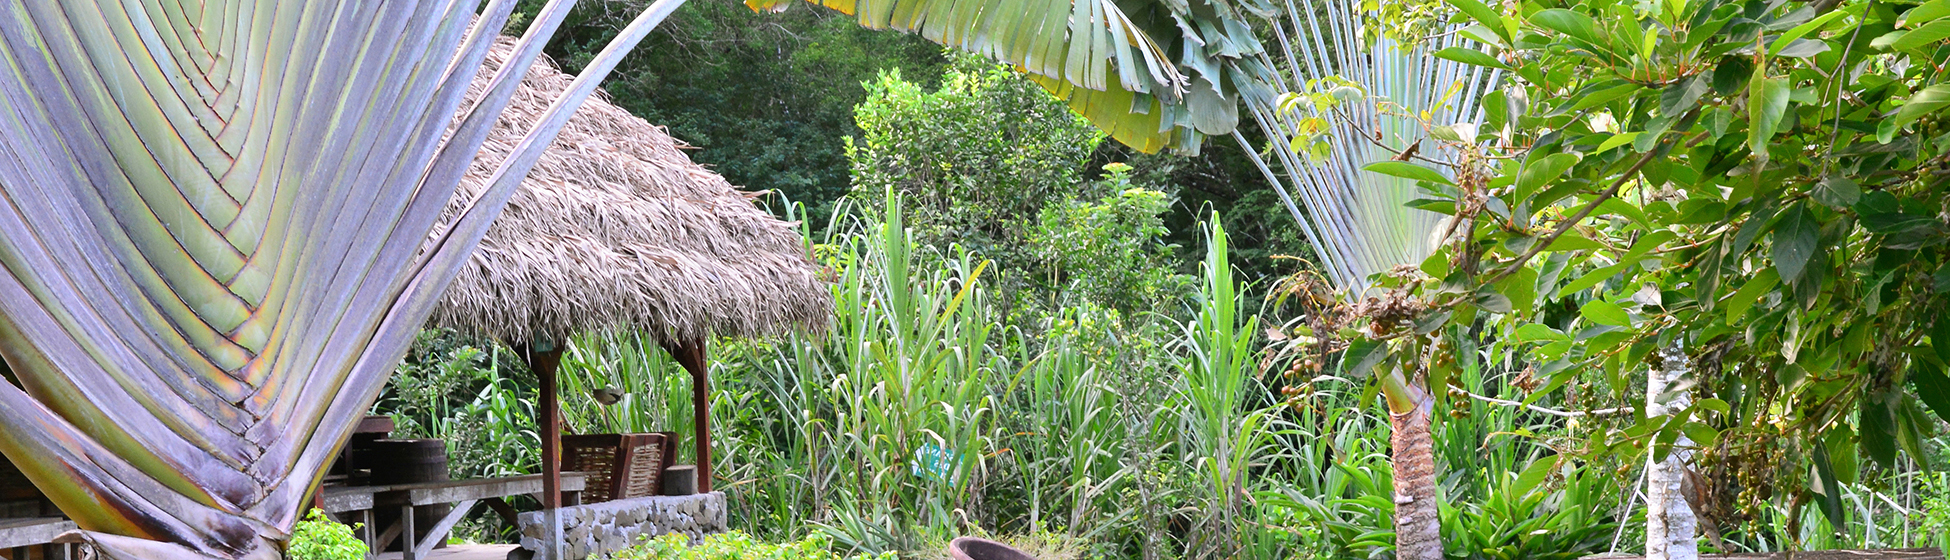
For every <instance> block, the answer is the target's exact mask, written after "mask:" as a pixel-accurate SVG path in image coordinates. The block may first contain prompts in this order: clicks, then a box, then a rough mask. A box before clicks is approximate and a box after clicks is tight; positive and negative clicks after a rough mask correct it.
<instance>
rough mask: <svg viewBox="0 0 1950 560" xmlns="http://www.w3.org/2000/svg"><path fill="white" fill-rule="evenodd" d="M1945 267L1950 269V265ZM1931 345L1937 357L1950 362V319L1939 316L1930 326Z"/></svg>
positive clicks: (1944, 361)
mask: <svg viewBox="0 0 1950 560" xmlns="http://www.w3.org/2000/svg"><path fill="white" fill-rule="evenodd" d="M1944 268H1945V269H1946V270H1950V265H1945V266H1944ZM1930 346H1931V348H1933V349H1935V350H1936V357H1937V359H1940V360H1943V363H1946V364H1950V319H1945V318H1943V317H1937V318H1936V324H1934V325H1931V326H1930Z"/></svg>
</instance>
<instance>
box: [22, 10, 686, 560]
mask: <svg viewBox="0 0 1950 560" xmlns="http://www.w3.org/2000/svg"><path fill="white" fill-rule="evenodd" d="M677 3H678V2H677V1H676V0H664V1H662V2H659V3H658V4H657V5H655V6H652V8H651V9H650V11H649V12H647V13H646V14H645V16H644V17H642V18H640V19H639V20H638V21H637V23H635V24H633V25H632V26H631V28H630V29H629V30H626V31H625V32H624V33H623V34H622V35H621V36H620V37H619V38H618V39H617V41H616V43H615V44H613V45H612V46H611V49H610V50H606V51H605V52H604V53H603V54H602V55H600V56H599V57H598V58H597V60H596V61H594V62H592V63H591V64H590V65H589V69H588V70H587V71H586V72H585V73H584V75H583V77H582V78H581V79H580V80H579V81H578V82H577V86H576V87H574V88H572V89H571V90H570V91H569V92H568V93H566V94H564V95H563V97H562V98H561V99H560V100H558V101H557V103H556V105H555V106H554V107H552V108H551V112H552V113H551V115H552V116H553V117H554V118H552V119H546V120H545V122H544V123H543V124H542V125H539V126H537V127H536V129H535V130H533V131H530V135H529V137H528V138H527V140H525V141H524V143H523V144H521V145H520V146H518V147H517V148H516V150H515V153H514V155H512V156H510V157H508V158H506V162H505V163H504V164H503V165H502V167H501V169H500V170H499V172H498V175H497V179H496V181H495V182H494V186H493V187H491V188H490V189H489V190H488V192H487V193H486V194H485V195H483V196H482V197H481V198H480V199H478V200H476V201H475V202H474V205H473V207H472V208H471V209H470V210H469V211H468V213H467V214H465V216H464V217H463V218H461V219H460V221H458V222H457V223H456V224H455V225H454V227H452V228H450V229H447V230H443V231H441V232H439V234H438V235H434V233H435V232H434V229H435V225H436V224H435V221H436V219H437V218H438V217H439V215H440V211H441V209H442V208H443V206H444V205H445V204H446V203H447V201H448V199H449V198H450V197H451V196H452V195H453V193H454V189H455V186H456V184H457V183H458V181H459V178H460V174H461V172H462V171H463V170H464V169H465V168H466V166H467V164H468V162H469V161H470V160H471V159H472V158H473V155H474V152H475V151H476V149H478V147H479V146H480V144H481V143H482V141H483V139H484V138H485V134H486V132H487V130H488V128H487V127H489V126H491V125H492V124H493V122H494V120H495V116H496V115H498V114H499V113H500V111H501V109H502V108H503V107H505V105H506V104H507V102H508V100H509V98H510V97H511V95H512V94H513V93H514V88H515V86H516V85H517V84H518V83H519V76H520V75H521V72H520V70H525V69H526V68H527V67H528V66H529V64H530V63H531V62H532V61H533V59H534V57H535V56H536V54H537V53H538V52H539V50H540V47H541V45H542V43H543V41H545V40H546V38H547V36H548V35H549V34H550V33H552V31H553V29H554V27H555V26H556V25H557V24H558V23H559V22H560V20H561V17H562V16H563V15H564V14H566V12H567V10H568V8H569V5H570V3H567V2H551V3H550V4H549V5H548V7H546V8H544V9H543V10H542V11H541V12H540V13H539V14H538V15H537V17H536V23H535V24H534V25H533V26H532V27H531V31H530V36H529V37H525V38H524V39H523V42H522V44H521V45H520V46H519V47H518V48H517V54H516V55H515V59H514V62H513V63H510V64H508V65H506V67H504V68H503V70H502V72H501V74H500V75H498V76H497V79H496V82H495V84H494V85H493V86H490V87H491V91H490V93H489V94H488V95H487V96H485V97H484V98H483V99H482V100H481V101H480V102H479V103H477V104H476V105H474V106H473V107H471V108H468V110H467V111H460V109H461V107H460V106H459V105H460V103H461V100H462V95H463V93H464V92H465V89H466V86H467V85H468V83H469V82H470V81H471V80H472V79H473V77H474V75H475V72H476V69H477V68H479V65H480V63H481V60H482V58H483V57H484V56H485V55H486V53H487V49H488V47H489V46H490V44H491V42H492V41H493V39H494V37H495V35H496V33H497V32H498V31H499V30H500V29H501V27H502V25H503V24H504V23H505V22H506V20H507V18H508V15H509V14H510V13H511V11H512V9H513V7H514V2H513V1H512V0H495V2H493V3H492V4H491V5H489V6H487V7H486V9H485V10H481V11H478V12H477V8H478V7H479V6H476V5H475V4H474V2H472V1H465V0H435V1H425V2H343V1H330V0H319V1H311V2H270V1H257V2H247V1H241V0H238V1H229V2H222V1H212V2H189V1H181V0H147V1H144V2H122V1H114V0H63V1H53V0H26V1H21V2H7V3H4V4H0V197H4V200H0V202H4V203H0V267H4V269H5V274H0V354H4V356H5V358H6V361H7V363H8V364H9V365H10V366H11V368H12V370H13V373H14V376H15V377H16V378H17V379H18V381H19V383H20V386H19V387H18V388H17V387H15V386H14V385H12V384H9V383H6V382H4V381H0V453H4V454H5V455H6V457H7V458H8V459H9V460H11V461H12V462H13V463H15V464H16V465H18V466H20V467H21V468H22V470H23V471H24V472H25V473H26V474H27V475H28V477H29V478H30V479H31V480H33V481H34V483H35V484H36V485H37V486H39V487H40V488H41V489H43V490H44V491H45V492H46V493H47V494H48V495H49V498H50V499H52V500H53V501H54V502H55V503H56V504H57V505H58V506H60V507H61V509H62V510H63V511H65V512H67V513H68V514H69V515H71V516H73V517H74V518H75V521H76V522H77V523H78V524H79V525H80V526H81V527H82V528H83V529H84V530H86V533H84V536H85V537H87V538H89V539H91V540H93V541H95V542H96V544H98V545H100V546H101V550H102V551H103V552H105V553H106V554H108V555H109V556H110V557H114V558H177V557H185V558H193V557H199V556H211V557H220V558H274V557H276V555H277V554H278V552H277V546H276V541H279V540H282V539H283V538H285V536H286V535H287V532H288V530H289V529H290V527H291V526H292V524H293V523H294V522H295V517H296V515H297V514H298V512H299V509H300V508H301V507H302V505H303V504H302V503H301V502H302V501H303V500H304V499H305V497H306V496H305V494H306V493H307V492H308V491H309V489H310V487H311V486H312V485H313V484H314V483H315V482H316V481H317V480H318V478H319V476H320V474H321V471H322V467H324V466H325V465H326V463H327V461H329V460H330V458H331V455H332V454H333V453H335V452H336V450H337V449H338V447H339V446H340V444H341V443H342V442H343V440H344V439H345V438H346V436H347V431H348V429H349V427H350V426H351V425H352V423H353V422H352V420H353V419H354V418H355V417H357V416H358V415H360V414H362V413H363V411H364V410H365V409H366V407H368V406H369V405H370V403H371V402H372V400H373V398H374V397H376V396H377V393H378V391H379V390H380V389H381V388H382V386H383V384H384V381H385V378H386V376H387V375H388V374H389V373H390V372H391V370H392V367H393V365H394V364H395V363H396V362H397V361H398V359H399V358H400V356H401V355H402V354H403V353H404V352H405V350H406V347H407V345H408V344H410V342H411V340H412V334H413V332H414V331H417V330H418V327H419V325H420V323H421V322H422V321H423V320H424V318H425V317H426V315H427V313H428V312H429V311H430V310H431V306H432V304H433V302H434V299H435V297H434V296H437V295H438V294H437V292H438V290H439V289H440V288H442V287H444V286H445V285H446V283H447V282H448V281H449V280H451V279H452V276H453V275H454V272H455V271H456V270H457V266H458V263H459V262H461V260H462V259H464V258H465V257H466V256H467V255H468V254H469V253H471V252H472V248H473V246H474V244H475V243H476V242H477V241H478V240H479V238H480V236H481V234H482V233H483V232H484V231H485V228H486V226H487V224H488V222H489V221H491V219H492V217H493V216H494V215H496V214H497V213H499V211H500V209H501V207H502V206H503V205H504V204H505V203H506V201H507V199H508V195H510V194H512V192H513V189H514V187H515V186H516V185H517V184H518V183H519V181H520V179H521V177H522V176H524V175H525V174H526V173H527V169H528V167H529V166H532V165H533V162H534V159H535V156H536V155H537V154H539V152H540V150H541V149H542V148H545V147H546V146H547V145H548V144H549V142H550V141H551V140H552V139H553V137H554V134H555V133H556V131H558V130H560V128H561V125H562V122H563V121H564V120H566V118H567V117H568V115H569V113H570V112H572V111H573V110H574V108H575V106H576V105H577V104H579V103H580V102H581V100H582V99H583V98H585V97H586V96H587V95H588V94H589V93H590V92H591V91H592V90H593V88H594V87H595V83H596V82H597V81H599V80H600V79H601V77H602V76H603V75H605V74H606V73H607V72H608V71H609V69H610V68H612V67H613V66H614V63H615V61H616V59H618V58H619V57H620V56H621V54H622V53H623V52H626V51H627V50H628V49H629V48H630V46H633V45H634V44H635V42H636V41H637V40H640V39H641V38H642V36H643V35H644V34H645V33H647V32H648V30H649V29H650V28H651V27H653V26H654V25H655V24H656V22H657V21H658V20H660V19H661V18H662V17H663V16H664V15H667V14H668V12H669V11H670V10H671V9H673V8H675V6H676V5H677ZM456 113H461V114H462V115H463V116H464V118H465V120H464V121H462V123H461V124H460V125H459V126H458V127H457V128H455V129H454V130H453V132H452V136H451V138H449V139H448V140H446V141H445V142H443V140H442V139H443V137H445V136H447V135H448V133H449V124H450V122H452V120H453V119H454V118H455V115H456ZM430 237H431V240H430V239H429V238H430Z"/></svg>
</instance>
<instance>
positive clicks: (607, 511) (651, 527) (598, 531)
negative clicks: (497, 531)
mask: <svg viewBox="0 0 1950 560" xmlns="http://www.w3.org/2000/svg"><path fill="white" fill-rule="evenodd" d="M561 511H562V540H563V542H565V543H567V547H566V549H567V552H566V557H567V558H568V560H582V559H584V558H602V557H605V556H608V555H610V554H611V553H614V552H616V551H619V550H623V549H625V548H629V547H631V546H634V545H636V544H637V543H639V542H642V541H645V540H649V539H653V538H657V537H659V536H662V535H666V534H670V533H678V534H682V535H684V536H687V537H690V539H691V542H697V541H699V540H701V539H703V538H704V536H705V535H709V534H712V533H721V532H724V530H725V528H726V526H727V524H728V523H729V520H728V519H727V516H726V512H725V497H724V493H723V492H712V493H709V494H693V495H689V496H650V497H647V498H633V499H628V500H615V501H610V502H603V503H599V504H589V505H582V506H572V507H565V508H562V510H561ZM547 533H548V529H547V528H546V527H545V525H544V523H543V518H542V512H528V513H523V514H521V547H522V548H525V549H528V550H531V551H539V550H541V549H542V547H543V544H542V543H543V538H544V535H546V534H547Z"/></svg>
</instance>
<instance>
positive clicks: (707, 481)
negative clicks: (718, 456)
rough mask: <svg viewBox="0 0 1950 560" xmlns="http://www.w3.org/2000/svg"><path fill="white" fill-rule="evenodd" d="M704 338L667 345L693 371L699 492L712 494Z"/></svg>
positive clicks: (708, 383)
mask: <svg viewBox="0 0 1950 560" xmlns="http://www.w3.org/2000/svg"><path fill="white" fill-rule="evenodd" d="M704 344H705V343H704V341H702V340H699V341H692V342H686V343H683V344H682V345H679V346H677V347H675V348H671V347H665V350H668V351H670V354H671V355H672V356H675V357H676V358H677V363H678V364H680V365H682V366H684V370H685V371H688V372H690V373H691V414H692V420H691V425H692V426H693V427H694V428H695V429H696V431H697V434H696V437H694V438H692V439H693V440H695V441H696V443H697V491H698V493H700V494H709V493H711V365H710V361H709V359H708V357H707V351H706V349H705V346H704Z"/></svg>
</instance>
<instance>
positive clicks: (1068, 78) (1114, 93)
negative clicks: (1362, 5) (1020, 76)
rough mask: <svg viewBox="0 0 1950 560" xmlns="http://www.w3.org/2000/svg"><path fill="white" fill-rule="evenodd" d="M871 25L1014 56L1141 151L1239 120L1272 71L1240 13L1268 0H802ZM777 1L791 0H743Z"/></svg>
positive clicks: (1192, 146)
mask: <svg viewBox="0 0 1950 560" xmlns="http://www.w3.org/2000/svg"><path fill="white" fill-rule="evenodd" d="M808 1H809V2H812V3H815V4H820V5H823V6H826V7H828V8H832V9H835V10H839V11H840V12H842V13H845V14H847V15H851V16H854V17H855V18H857V19H858V20H859V23H860V25H862V26H866V27H869V28H873V29H897V30H901V31H906V32H910V33H918V34H920V35H921V36H923V37H926V38H928V39H929V40H932V41H934V42H936V43H940V44H942V45H946V46H949V47H953V48H956V49H961V50H964V51H968V52H973V53H978V54H983V55H987V56H989V57H990V58H994V59H996V60H999V61H1002V62H1005V63H1008V64H1011V65H1014V66H1015V67H1016V68H1018V69H1019V70H1021V71H1023V72H1025V73H1027V74H1029V75H1030V76H1031V77H1032V79H1034V80H1035V82H1036V83H1037V84H1040V85H1042V86H1043V87H1044V88H1045V89H1048V90H1050V92H1052V93H1054V94H1056V96H1057V97H1059V98H1062V99H1064V100H1065V101H1067V102H1069V104H1070V107H1071V108H1072V109H1075V110H1076V111H1077V112H1078V113H1079V114H1081V115H1083V116H1084V117H1086V118H1088V119H1090V120H1091V122H1093V123H1095V124H1097V126H1099V127H1101V128H1103V129H1104V130H1106V131H1109V132H1110V133H1111V136H1112V137H1113V138H1116V139H1117V140H1118V141H1121V142H1124V143H1125V144H1127V145H1130V146H1132V147H1134V148H1137V149H1139V150H1143V151H1145V152H1155V151H1157V150H1159V149H1163V148H1167V147H1169V148H1173V149H1175V150H1178V151H1181V152H1190V153H1195V152H1196V151H1197V149H1198V146H1199V143H1200V141H1201V139H1202V138H1203V137H1204V136H1206V135H1212V134H1227V133H1230V132H1231V131H1232V129H1233V127H1234V126H1236V125H1237V124H1238V120H1239V113H1238V105H1239V98H1240V95H1239V94H1240V92H1241V90H1246V91H1247V92H1248V93H1249V94H1250V93H1253V92H1264V91H1269V89H1268V88H1270V87H1271V85H1272V84H1273V83H1276V82H1277V81H1278V80H1279V76H1278V75H1277V74H1275V73H1273V72H1272V71H1271V68H1270V67H1267V66H1264V65H1262V64H1259V61H1258V60H1257V58H1261V57H1264V55H1265V52H1264V49H1263V48H1262V47H1261V45H1260V43H1259V39H1258V37H1257V36H1256V35H1255V34H1254V32H1253V28H1252V25H1251V23H1250V22H1249V21H1247V20H1246V19H1245V16H1246V15H1247V14H1258V15H1262V16H1264V15H1270V14H1273V13H1276V12H1277V7H1276V6H1274V5H1273V4H1271V3H1269V2H1266V0H1246V1H1244V2H1228V1H1225V0H808ZM745 3H746V5H747V6H750V7H751V8H752V9H754V10H774V11H776V10H783V9H785V8H787V7H788V6H790V5H791V4H792V3H793V2H792V0H746V2H745Z"/></svg>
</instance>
